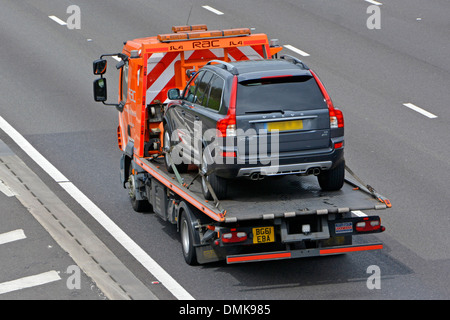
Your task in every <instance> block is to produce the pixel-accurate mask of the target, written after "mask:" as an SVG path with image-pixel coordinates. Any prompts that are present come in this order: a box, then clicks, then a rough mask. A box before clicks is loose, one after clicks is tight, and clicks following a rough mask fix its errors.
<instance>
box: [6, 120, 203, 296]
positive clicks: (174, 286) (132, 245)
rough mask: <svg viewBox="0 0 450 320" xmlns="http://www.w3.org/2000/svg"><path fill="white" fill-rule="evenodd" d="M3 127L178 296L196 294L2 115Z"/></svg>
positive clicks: (32, 157)
mask: <svg viewBox="0 0 450 320" xmlns="http://www.w3.org/2000/svg"><path fill="white" fill-rule="evenodd" d="M0 129H2V130H3V131H5V133H6V134H8V136H9V137H10V138H11V139H13V140H14V142H15V143H17V145H18V146H19V147H20V148H21V149H22V150H23V151H25V152H26V153H27V154H28V155H29V156H30V157H31V159H33V160H34V161H35V162H36V163H37V164H38V165H39V166H40V167H41V168H42V169H43V170H44V171H45V172H47V174H49V175H50V177H52V178H53V179H54V180H55V181H56V182H57V183H58V184H59V185H60V186H61V187H62V188H64V189H65V190H66V191H67V192H68V193H69V194H70V195H71V196H72V198H74V199H75V200H76V201H77V202H78V203H79V204H80V205H81V206H82V207H83V208H84V209H85V210H86V211H87V212H88V213H89V214H90V215H91V216H92V217H94V219H96V220H97V221H98V222H99V223H100V224H101V225H102V226H103V227H104V228H105V229H106V230H107V231H108V232H109V233H110V234H111V235H112V236H113V237H114V238H115V239H116V240H117V241H118V242H119V243H120V244H121V245H122V246H123V247H124V248H126V249H127V250H128V251H129V252H130V254H131V255H133V257H134V258H136V259H137V260H138V261H139V262H140V263H141V264H142V265H143V266H144V267H145V268H146V269H147V270H148V271H149V272H150V273H151V274H153V275H154V276H155V277H156V278H157V279H158V281H159V282H160V283H161V284H163V285H164V286H165V287H166V288H167V289H168V290H169V291H170V292H171V293H172V294H173V295H174V296H175V297H176V298H177V299H179V300H194V298H193V297H192V296H191V295H190V294H189V293H188V292H187V291H186V290H185V289H184V288H183V287H182V286H181V285H180V284H179V283H178V282H177V281H176V280H175V279H173V278H172V277H171V276H170V275H169V274H168V273H167V272H166V271H165V270H164V269H163V268H162V267H161V266H160V265H159V264H158V263H157V262H156V261H155V260H153V258H151V257H150V256H149V255H148V254H147V253H146V252H145V251H144V250H143V249H142V248H141V247H139V245H138V244H137V243H136V242H134V241H133V240H132V239H131V238H130V237H129V236H128V235H127V234H126V233H125V232H124V231H123V230H122V229H120V228H119V227H118V226H117V225H116V224H115V223H114V222H113V221H112V220H111V219H110V218H109V217H108V216H107V215H106V214H105V213H104V212H103V211H102V210H101V209H100V208H99V207H97V205H95V204H94V203H93V202H92V201H91V200H90V199H89V198H88V197H86V196H85V195H84V194H83V193H82V192H81V191H80V190H79V189H78V188H77V187H76V186H75V185H74V184H73V183H72V182H70V181H69V180H68V179H67V178H66V177H65V176H64V175H63V174H62V173H61V172H60V171H59V170H58V169H56V168H55V167H54V166H53V165H52V164H51V163H50V162H49V161H48V160H47V159H45V158H44V157H43V156H42V155H41V154H40V153H39V151H37V150H36V149H35V148H34V147H33V146H32V145H31V144H30V143H29V142H28V141H27V140H26V139H25V138H24V137H23V136H22V135H21V134H20V133H19V132H18V131H17V130H16V129H14V128H13V127H12V126H11V125H10V124H9V123H8V122H7V121H6V120H5V119H3V117H2V116H0Z"/></svg>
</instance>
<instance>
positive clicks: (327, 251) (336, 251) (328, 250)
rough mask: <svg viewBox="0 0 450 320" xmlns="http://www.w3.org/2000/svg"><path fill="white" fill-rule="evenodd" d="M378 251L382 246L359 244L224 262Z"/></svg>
mask: <svg viewBox="0 0 450 320" xmlns="http://www.w3.org/2000/svg"><path fill="white" fill-rule="evenodd" d="M380 249H383V244H381V243H371V244H363V245H361V244H359V245H349V246H338V247H328V248H317V249H303V250H292V251H276V252H264V253H254V254H242V255H231V256H227V258H226V261H227V264H234V263H245V262H258V261H270V260H283V259H295V258H306V257H319V256H328V255H336V254H342V253H350V252H359V251H370V250H380Z"/></svg>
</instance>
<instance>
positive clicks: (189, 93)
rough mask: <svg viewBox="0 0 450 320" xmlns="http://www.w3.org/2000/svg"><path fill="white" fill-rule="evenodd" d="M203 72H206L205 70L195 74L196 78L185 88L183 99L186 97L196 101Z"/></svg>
mask: <svg viewBox="0 0 450 320" xmlns="http://www.w3.org/2000/svg"><path fill="white" fill-rule="evenodd" d="M203 74H204V72H198V73H197V74H196V75H195V76H194V78H192V79H191V81H190V82H189V84H188V85H187V86H186V88H185V89H184V93H183V99H185V100H187V101H189V102H194V100H195V95H196V91H197V87H198V84H199V81H200V80H201V78H202V76H203Z"/></svg>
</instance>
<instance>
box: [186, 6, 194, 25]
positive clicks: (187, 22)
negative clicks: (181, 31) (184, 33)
mask: <svg viewBox="0 0 450 320" xmlns="http://www.w3.org/2000/svg"><path fill="white" fill-rule="evenodd" d="M193 7H194V4H193V3H191V9H190V10H189V15H188V19H187V21H186V25H187V26H188V25H189V19H190V18H191V12H192V8H193Z"/></svg>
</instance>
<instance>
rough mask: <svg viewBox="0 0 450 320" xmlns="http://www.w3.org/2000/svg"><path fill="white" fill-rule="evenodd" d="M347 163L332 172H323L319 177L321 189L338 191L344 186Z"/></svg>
mask: <svg viewBox="0 0 450 320" xmlns="http://www.w3.org/2000/svg"><path fill="white" fill-rule="evenodd" d="M344 178H345V161H342V162H341V163H339V164H338V165H337V166H336V167H334V168H333V169H330V170H326V171H322V172H321V173H320V174H319V175H318V176H317V180H318V181H319V185H320V188H321V189H322V190H324V191H337V190H340V189H341V188H342V186H343V185H344Z"/></svg>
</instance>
